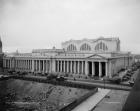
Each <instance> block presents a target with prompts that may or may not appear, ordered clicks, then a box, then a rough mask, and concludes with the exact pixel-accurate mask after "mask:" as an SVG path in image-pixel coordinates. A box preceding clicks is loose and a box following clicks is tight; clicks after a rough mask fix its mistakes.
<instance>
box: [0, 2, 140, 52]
mask: <svg viewBox="0 0 140 111" xmlns="http://www.w3.org/2000/svg"><path fill="white" fill-rule="evenodd" d="M0 36H1V40H2V42H3V51H4V52H14V51H16V50H18V51H19V52H31V50H32V49H48V48H52V47H53V46H55V47H56V48H61V43H62V42H64V41H67V40H70V39H74V40H79V39H83V38H87V39H96V38H98V37H100V36H103V37H119V39H120V41H121V50H122V51H131V52H132V53H140V49H139V48H140V0H0Z"/></svg>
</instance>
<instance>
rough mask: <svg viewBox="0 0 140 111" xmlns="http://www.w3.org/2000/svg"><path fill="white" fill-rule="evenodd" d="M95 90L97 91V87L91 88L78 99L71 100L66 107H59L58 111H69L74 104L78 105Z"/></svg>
mask: <svg viewBox="0 0 140 111" xmlns="http://www.w3.org/2000/svg"><path fill="white" fill-rule="evenodd" d="M97 91H98V88H95V89H93V90H92V91H90V92H89V93H87V94H85V95H84V96H82V97H80V98H79V99H76V100H75V101H73V102H72V103H70V104H69V105H67V106H66V107H64V108H62V109H60V110H59V111H71V110H72V109H74V108H75V107H76V106H78V105H80V104H81V103H82V102H83V101H85V100H86V99H88V98H89V97H90V96H92V95H93V94H95V93H96V92H97Z"/></svg>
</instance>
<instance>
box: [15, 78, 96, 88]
mask: <svg viewBox="0 0 140 111" xmlns="http://www.w3.org/2000/svg"><path fill="white" fill-rule="evenodd" d="M13 79H21V80H28V81H35V82H41V83H48V84H54V85H61V86H68V87H74V88H82V89H88V90H93V89H94V88H95V86H93V85H91V84H82V83H73V82H70V81H60V82H59V81H56V80H47V79H45V78H35V77H25V76H23V77H20V76H13Z"/></svg>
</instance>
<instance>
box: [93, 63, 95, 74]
mask: <svg viewBox="0 0 140 111" xmlns="http://www.w3.org/2000/svg"><path fill="white" fill-rule="evenodd" d="M92 75H93V76H94V75H95V63H94V62H92Z"/></svg>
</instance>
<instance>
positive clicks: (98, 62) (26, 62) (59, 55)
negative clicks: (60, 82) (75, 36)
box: [3, 37, 132, 77]
mask: <svg viewBox="0 0 140 111" xmlns="http://www.w3.org/2000/svg"><path fill="white" fill-rule="evenodd" d="M131 63H132V56H131V54H130V53H128V52H121V51H120V40H119V39H118V38H103V37H102V38H98V39H96V40H89V39H83V40H70V41H66V42H64V43H62V49H55V48H53V49H35V50H33V51H32V53H23V54H22V53H14V54H5V56H4V57H3V67H4V68H6V69H10V70H16V71H27V72H33V73H43V74H45V73H53V74H64V75H65V74H67V75H72V76H80V77H83V76H98V77H103V76H108V77H112V75H113V74H116V73H117V72H118V71H119V70H120V69H121V68H125V67H127V66H129V65H131Z"/></svg>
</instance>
